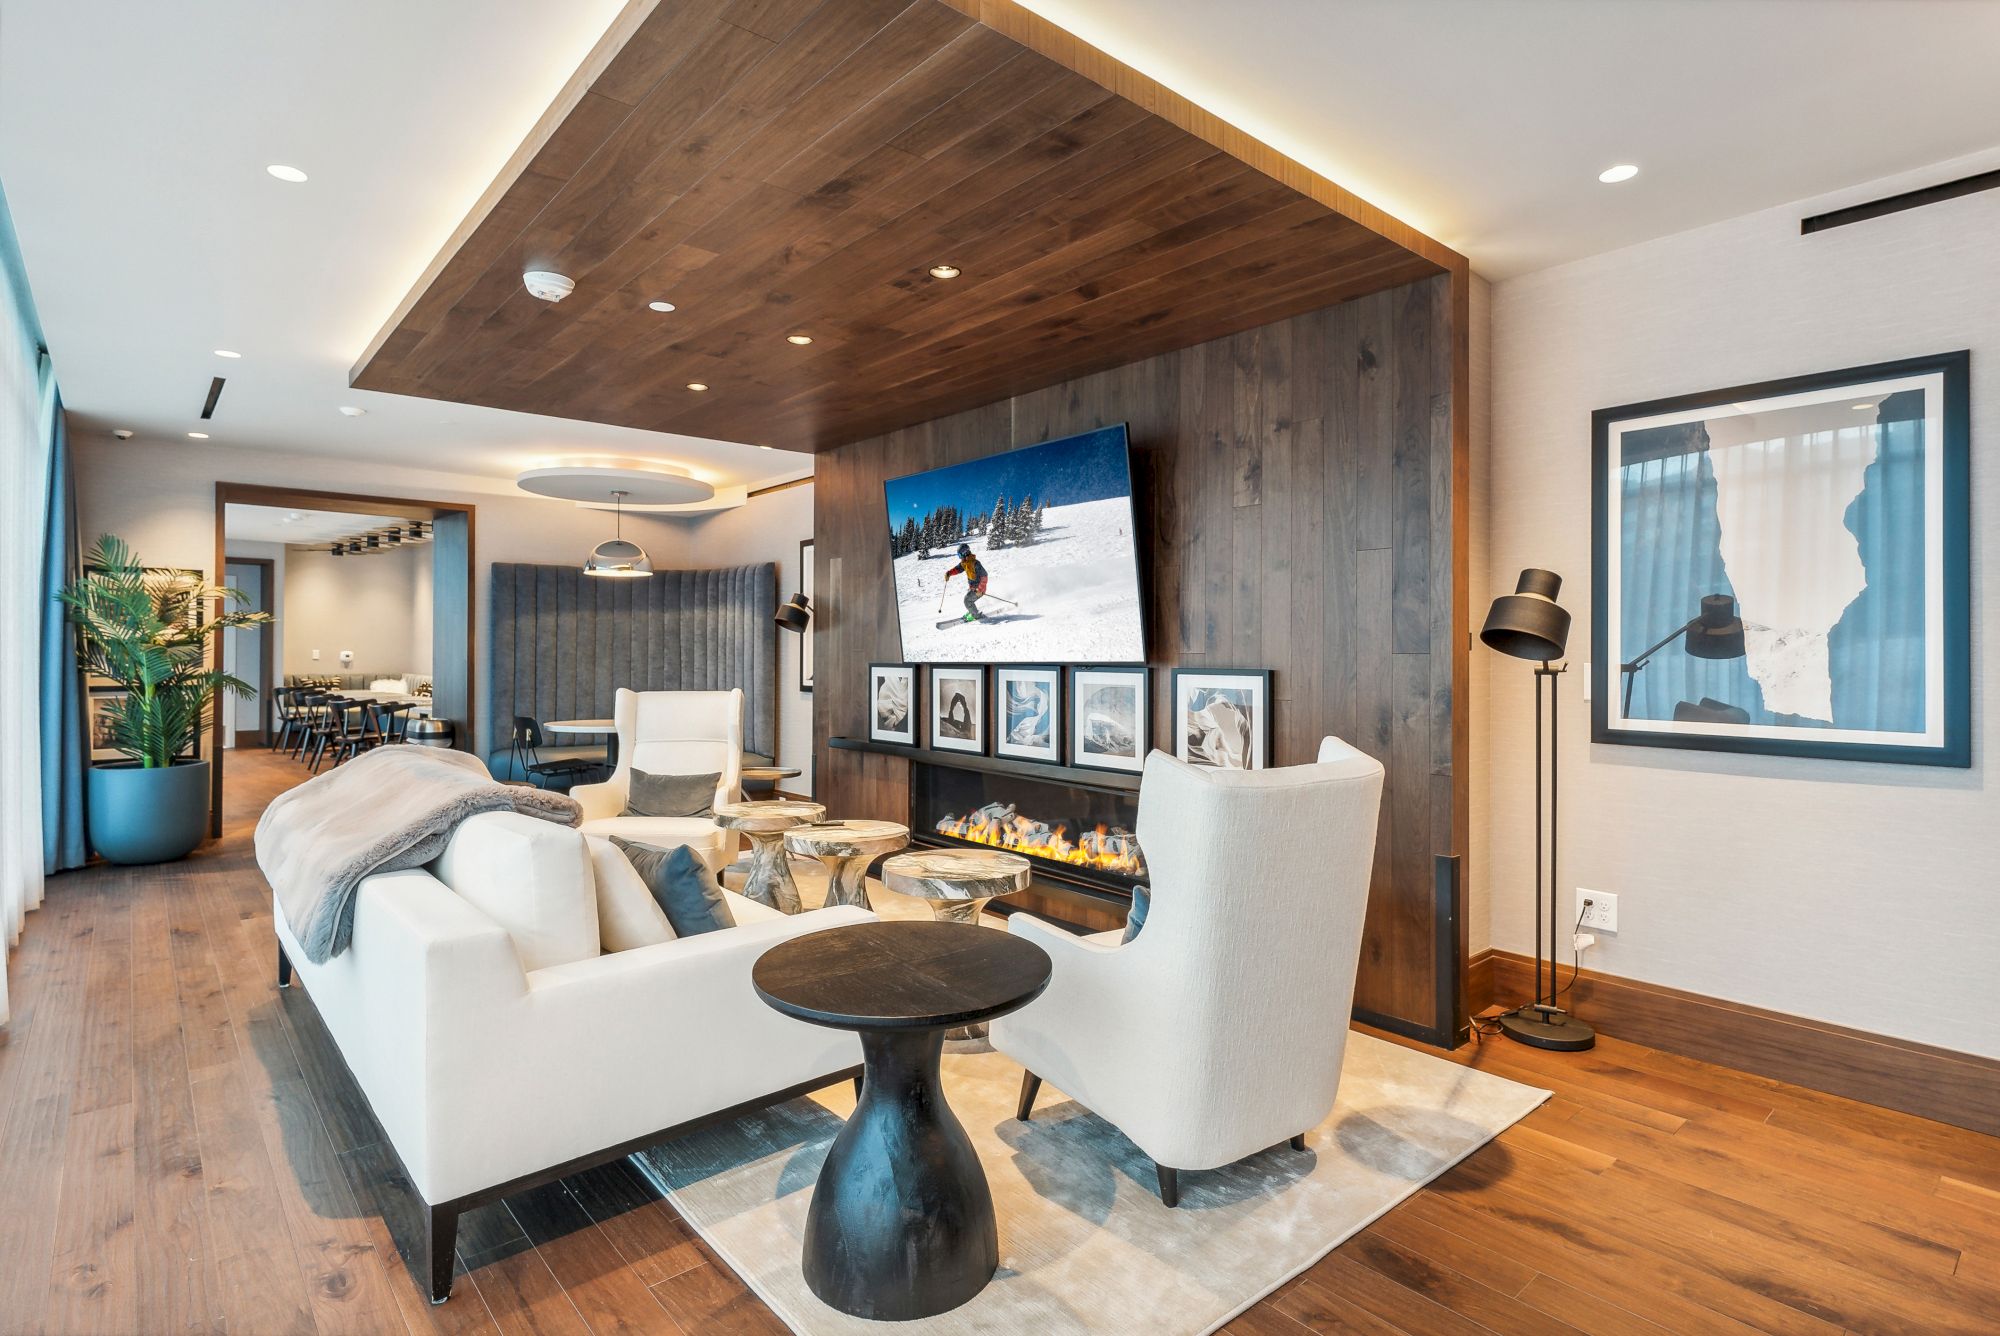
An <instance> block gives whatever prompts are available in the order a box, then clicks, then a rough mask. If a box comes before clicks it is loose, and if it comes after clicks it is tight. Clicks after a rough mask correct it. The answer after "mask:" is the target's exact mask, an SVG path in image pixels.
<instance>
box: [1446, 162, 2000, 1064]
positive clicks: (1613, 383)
mask: <svg viewBox="0 0 2000 1336" xmlns="http://www.w3.org/2000/svg"><path fill="white" fill-rule="evenodd" d="M1994 166H2000V154H1996V155H1982V160H1976V161H1975V160H1970V159H1967V160H1961V161H1960V162H1958V163H1952V164H1945V165H1942V166H1939V167H1936V168H1932V169H1929V170H1927V171H1924V172H1922V173H1917V174H1913V175H1912V176H1910V177H1908V178H1899V179H1897V180H1893V181H1889V182H1877V183H1872V184H1871V185H1869V186H1866V187H1861V188H1857V189H1855V190H1853V191H1847V192H1843V193H1842V194H1841V195H1839V196H1837V197H1829V198H1827V199H1823V200H1814V201H1807V202H1804V203H1801V204H1794V205H1788V206H1785V207H1783V208H1778V209H1773V210H1770V211H1768V212H1764V213H1758V214H1752V215H1749V216H1746V217H1742V218H1738V219H1734V220H1731V221H1729V222H1725V223H1720V224H1717V225H1714V226H1711V227H1706V228H1701V229H1699V230H1696V231H1692V232H1686V233H1681V234H1679V235H1676V236H1670V237H1665V238H1662V239H1659V240H1656V241H1651V242H1647V243H1645V244H1644V245H1640V246H1635V247H1632V248H1629V249H1627V250H1623V251H1617V252H1614V253H1611V254H1607V255H1600V256H1596V257H1593V258H1590V259H1586V260H1581V261H1577V262H1575V263H1572V264H1568V265H1564V266H1561V267H1559V268H1555V269H1550V270H1545V271H1543V272H1541V273H1536V274H1530V275H1526V276H1523V277H1520V278H1516V279H1510V280H1508V281H1506V282H1503V283H1499V284H1496V285H1495V286H1494V288H1493V291H1492V301H1493V310H1492V339H1493V403H1492V423H1493V437H1492V457H1491V460H1490V494H1489V507H1490V513H1489V515H1488V520H1489V524H1490V540H1489V550H1488V552H1487V553H1486V557H1487V569H1488V572H1489V576H1488V587H1487V588H1486V589H1485V590H1484V591H1483V594H1484V596H1485V597H1490V596H1491V595H1492V593H1493V592H1495V588H1494V587H1495V586H1499V585H1507V586H1508V587H1511V581H1512V579H1513V577H1514V574H1515V573H1516V572H1518V571H1519V570H1520V568H1522V567H1524V566H1543V567H1547V568H1548V569H1551V570H1554V571H1557V572H1559V573H1561V574H1562V575H1563V576H1564V577H1565V584H1564V598H1563V602H1564V603H1565V605H1566V606H1567V607H1568V608H1569V609H1570V610H1571V611H1572V612H1573V613H1574V614H1575V618H1576V621H1575V625H1574V628H1573V629H1572V632H1571V637H1570V644H1571V646H1572V648H1573V650H1574V651H1575V652H1574V653H1573V655H1572V659H1571V667H1572V668H1573V669H1575V670H1576V671H1572V672H1571V673H1569V674H1568V675H1567V676H1565V677H1564V678H1563V679H1562V688H1561V690H1562V700H1563V710H1564V715H1563V730H1564V734H1563V747H1562V764H1563V773H1562V801H1563V807H1562V821H1563V832H1564V835H1563V845H1562V856H1563V860H1564V864H1563V868H1562V918H1563V921H1564V922H1568V921H1569V920H1570V919H1572V918H1573V917H1574V913H1575V909H1574V900H1573V899H1572V894H1573V890H1574V888H1575V887H1578V886H1586V887H1591V888H1595V889H1601V890H1609V891H1615V892H1617V893H1618V894H1619V896H1620V900H1619V919H1620V924H1619V926H1620V929H1621V931H1620V932H1619V934H1618V935H1617V936H1616V937H1615V938H1605V939H1602V940H1603V944H1602V946H1601V947H1600V948H1599V949H1598V950H1597V951H1595V952H1593V953H1592V954H1591V955H1590V956H1588V957H1586V959H1585V964H1586V966H1589V967H1592V968H1597V969H1601V970H1603V971H1605V972H1607V973H1611V974H1618V975H1624V976H1628V977H1631V978H1636V979H1642V980H1647V981H1650V982H1654V983H1660V984H1666V985H1671V986H1673V987H1677V988H1684V989H1688V990H1691V991H1694V992H1697V993H1705V994H1710V995H1713V996H1717V997H1722V998H1728V999H1731V1000H1734V1001H1738V1002H1745V1003H1750V1004H1753V1005H1756V1006H1760V1007H1767V1008H1770V1009H1773V1010H1777V1011H1783V1012H1789V1013H1792V1014H1795V1015H1801V1016H1806V1017H1811V1018H1814V1019H1817V1020H1823V1021H1830V1022H1834V1023H1837V1024H1841V1025H1848V1026H1853V1027H1855V1028H1857V1029H1861V1030H1867V1031H1872V1032H1876V1033H1882V1034H1888V1035H1894V1036H1898V1037H1901V1038H1905V1039H1913V1040H1919V1041H1922V1042H1926V1043H1931V1044H1937V1045H1942V1046H1944V1047H1947V1048H1953V1049H1959V1050H1963V1051H1967V1052H1972V1053H1978V1054H1983V1055H1986V1056H1989V1057H2000V984H1996V979H2000V974H1996V966H1995V961H1996V960H2000V877H1996V875H1995V872H1996V868H2000V803H1996V802H1995V800H1994V796H1993V794H1992V792H1991V791H1990V788H1989V786H1988V784H1987V780H1986V776H1987V774H1988V772H1989V771H1988V758H1989V757H1990V756H1991V755H1992V752H1993V748H1994V746H1995V745H1996V743H2000V728H1996V726H1995V724H1994V723H1993V721H1992V719H1991V718H1990V716H1989V715H1988V714H1987V712H1986V710H1985V709H1984V700H1985V698H1986V696H1987V691H1986V688H1987V687H1988V686H1989V685H1990V684H1991V683H1992V681H1993V672H1994V668H1993V665H1992V664H1991V663H1990V662H1989V661H1988V660H1987V659H1986V658H1985V656H1984V648H1985V637H1984V635H1983V628H1984V627H1986V626H1989V625H1992V624H1993V618H1994V615H1995V613H1996V612H2000V607H1996V596H1995V585H1994V583H1993V582H1992V581H1989V580H1988V579H1986V578H1985V576H1986V572H1985V559H1986V557H1987V555H1988V554H1989V552H1991V551H1992V550H1993V542H1994V539H1995V538H1996V536H2000V468H1992V467H1987V466H1986V464H1985V463H1983V462H1982V458H1983V454H1984V452H1982V448H1981V447H1982V443H1984V442H1991V441H1995V440H2000V248H1996V247H1995V245H1994V239H1995V238H1996V237H2000V192H1989V193H1986V194H1981V195H1974V196H1970V197H1967V198H1964V199H1959V200H1954V201H1950V202H1947V203H1943V204H1934V205H1931V206H1929V207H1926V208H1923V209H1919V210H1915V211H1912V212H1907V213H1901V214H1896V215H1892V216H1890V217H1886V218H1880V219H1876V220H1873V221H1869V222H1863V223H1858V224H1854V225H1851V226H1847V227H1841V228H1837V229H1834V230H1832V231H1828V232H1822V233H1816V234H1814V235H1811V236H1801V235H1800V234H1799V219H1800V218H1801V217H1802V216H1805V215H1807V214H1811V213H1818V212H1823V211H1825V210H1826V209H1829V208H1835V207H1840V206H1842V205H1845V204H1851V203H1857V202H1860V201H1862V200H1867V199H1873V198H1877V197H1880V196H1882V195H1886V194H1891V193H1894V192H1896V191H1900V190H1907V189H1911V188H1913V187H1915V186H1918V185H1923V184H1930V183H1933V182H1937V181H1945V180H1951V179H1954V178H1956V177H1959V176H1964V175H1968V174H1971V173H1972V172H1975V171H1981V170H1986V169H1989V168H1992V167H1994ZM1643 181H1644V178H1641V182H1642V183H1643ZM1959 348H1970V349H1971V350H1972V423H1971V427H1972V448H1973V458H1974V463H1973V470H1972V475H1973V486H1974V489H1975V495H1974V497H1973V506H1972V511H1973V525H1974V533H1973V542H1972V551H1973V567H1974V569H1973V581H1972V597H1973V616H1974V626H1973V665H1974V673H1973V679H1974V701H1973V721H1974V728H1975V737H1974V741H1973V747H1974V761H1975V765H1974V768H1973V769H1971V770H1969V771H1967V770H1943V769H1932V768H1926V767H1921V766H1892V765H1868V764H1853V763H1832V762H1821V761H1809V760H1796V759H1790V758H1758V757H1743V756H1731V755H1725V754H1720V753H1706V752H1693V751H1667V750H1654V749H1649V748H1639V747H1613V746H1594V745H1592V744H1591V743H1590V741H1589V707H1588V706H1587V705H1586V704H1585V702H1584V700H1583V695H1582V692H1583V686H1584V681H1585V674H1584V673H1583V671H1582V669H1583V666H1584V665H1583V660H1584V659H1585V658H1587V657H1588V646H1589V644H1590V629H1591V628H1590V579H1589V571H1590V558H1591V551H1590V495H1589V491H1590V488H1589V483H1590V414H1591V412H1592V410H1593V409H1597V408H1605V407H1611V406H1615V405H1618V404H1626V403H1634V402H1638V401H1641V400H1646V399H1653V398H1658V397H1662V396H1666V395H1674V394H1682V393H1692V392H1696V391H1701V390H1708V389H1715V388H1720V387H1723V386H1728V385H1738V384H1747V383H1751V382H1756V381H1762V380H1767V379H1772V378H1776V377H1783V376H1792V375H1799V374H1804V373H1809V372H1817V371H1831V370H1835V369H1838V368H1841V367H1847V366H1857V365H1861V364H1864V363H1869V362H1880V361H1887V360H1890V359H1893V358H1900V357H1912V356H1918V355H1922V354H1927V353H1939V352H1948V351H1951V350H1954V349H1959ZM1481 593H1482V591H1479V590H1477V589H1475V602H1474V608H1475V625H1476V624H1477V620H1478V617H1479V616H1482V615H1483V610H1484V608H1485V606H1486V605H1485V602H1484V601H1483V599H1482V598H1481V597H1480V594H1481ZM1474 652H1475V653H1476V654H1484V653H1485V651H1483V650H1477V649H1475V651H1474ZM1489 677H1490V690H1489V691H1488V693H1487V697H1488V701H1489V703H1490V709H1489V710H1488V711H1487V712H1486V714H1487V724H1486V731H1487V734H1488V736H1487V741H1488V744H1489V752H1490V762H1491V763H1490V765H1489V766H1487V767H1486V768H1485V769H1484V770H1483V772H1481V771H1475V777H1474V781H1475V783H1476V782H1479V780H1480V779H1481V777H1482V776H1483V778H1484V780H1485V782H1486V783H1487V785H1488V793H1487V799H1488V804H1489V807H1490V814H1491V824H1490V829H1489V832H1488V839H1487V846H1488V850H1487V851H1488V855H1489V856H1488V858H1487V860H1486V866H1487V867H1488V868H1489V869H1490V870H1491V881H1492V887H1491V891H1490V904H1491V937H1492V942H1493V944H1494V945H1495V946H1497V947H1499V948H1502V949H1506V950H1512V951H1519V952H1523V953H1525V952H1528V951H1530V950H1532V948H1533V940H1534V939H1533V923H1532V911H1531V898H1532V890H1531V884H1532V882H1531V878H1532V874H1533V843H1532V841H1533V826H1532V807H1531V803H1532V800H1533V787H1532V786H1533V749H1532V738H1533V733H1532V700H1531V697H1530V686H1529V672H1528V666H1527V665H1525V664H1514V663H1509V662H1500V661H1496V662H1494V663H1492V664H1490V665H1489ZM1475 935H1476V933H1475ZM1565 963H1567V962H1566V961H1565Z"/></svg>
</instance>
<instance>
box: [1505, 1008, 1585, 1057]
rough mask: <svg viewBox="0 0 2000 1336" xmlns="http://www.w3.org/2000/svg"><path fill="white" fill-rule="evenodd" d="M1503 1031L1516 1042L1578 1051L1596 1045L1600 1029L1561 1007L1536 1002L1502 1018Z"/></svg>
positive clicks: (1564, 1051) (1560, 1050)
mask: <svg viewBox="0 0 2000 1336" xmlns="http://www.w3.org/2000/svg"><path fill="white" fill-rule="evenodd" d="M1500 1031H1501V1033H1502V1034H1504V1035H1506V1036H1507V1037H1508V1038H1509V1039H1512V1040H1514V1041H1515V1042H1516V1043H1521V1044H1527V1045H1529V1046H1531V1047H1534V1048H1552V1049H1555V1050H1557V1051H1558V1052H1562V1053H1578V1052H1581V1051H1583V1050H1584V1049H1586V1048H1594V1047H1596V1045H1597V1031H1595V1030H1593V1029H1591V1028H1590V1027H1589V1026H1588V1025H1585V1024H1584V1023H1583V1022H1582V1021H1580V1020H1578V1019H1577V1018H1576V1017H1574V1016H1572V1015H1570V1014H1569V1013H1568V1012H1566V1011H1564V1010H1563V1009H1562V1008H1561V1007H1551V1006H1544V1005H1543V1004H1541V1003H1539V1002H1533V1003H1530V1004H1528V1005H1527V1006H1525V1007H1522V1008H1521V1009H1520V1010H1519V1011H1510V1012H1508V1013H1507V1014H1506V1015H1504V1016H1502V1017H1501V1018H1500Z"/></svg>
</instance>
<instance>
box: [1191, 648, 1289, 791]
mask: <svg viewBox="0 0 2000 1336" xmlns="http://www.w3.org/2000/svg"><path fill="white" fill-rule="evenodd" d="M1203 687H1215V688H1221V689H1226V690H1232V691H1240V690H1249V691H1252V692H1254V693H1256V700H1255V706H1256V708H1255V710H1254V711H1253V713H1252V716H1251V719H1250V729H1249V734H1248V737H1247V739H1246V741H1247V744H1248V747H1249V751H1248V754H1247V756H1246V758H1245V759H1246V760H1247V761H1248V764H1246V765H1240V766H1239V765H1224V764H1217V763H1216V762H1215V761H1213V760H1209V759H1206V758H1205V757H1204V756H1203V754H1202V753H1200V752H1198V751H1196V750H1195V749H1194V748H1193V747H1192V745H1191V743H1190V740H1189V731H1188V728H1187V723H1186V720H1185V719H1184V718H1183V714H1184V711H1183V710H1182V696H1183V692H1184V691H1187V690H1198V689H1200V688H1203ZM1168 702H1169V705H1170V707H1171V710H1172V715H1171V718H1170V719H1169V721H1168V722H1169V725H1170V726H1171V727H1172V728H1173V730H1174V757H1175V759H1176V760H1181V761H1185V762H1187V763H1188V764H1189V765H1194V766H1203V767H1206V768H1209V769H1216V770H1268V769H1269V768H1270V766H1271V739H1272V729H1271V712H1272V705H1273V701H1272V698H1271V670H1270V669H1269V668H1176V669H1174V674H1173V685H1172V690H1171V691H1170V692H1169V694H1168Z"/></svg>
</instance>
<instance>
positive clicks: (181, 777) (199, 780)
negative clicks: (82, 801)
mask: <svg viewBox="0 0 2000 1336" xmlns="http://www.w3.org/2000/svg"><path fill="white" fill-rule="evenodd" d="M89 793H90V843H91V845H92V847H94V848H95V849H96V850H97V852H98V853H99V854H102V855H103V856H104V857H105V858H107V859H109V860H111V861H112V862H114V863H171V862H173V861H174V860H175V859H176V858H185V857H187V856H188V855H189V854H191V853H193V852H194V849H195V846H196V845H198V844H200V843H201V841H202V837H203V836H204V835H206V834H208V762H207V761H188V762H185V763H183V764H180V765H173V766H168V767H167V768H166V769H164V770H159V769H155V770H147V769H144V768H142V767H140V766H138V765H133V764H129V763H128V764H122V765H121V764H113V765H94V766H92V767H91V768H90V789H89Z"/></svg>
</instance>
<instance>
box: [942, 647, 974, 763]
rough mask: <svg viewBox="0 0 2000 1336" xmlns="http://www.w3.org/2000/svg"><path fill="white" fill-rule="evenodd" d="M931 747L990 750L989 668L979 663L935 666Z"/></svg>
mask: <svg viewBox="0 0 2000 1336" xmlns="http://www.w3.org/2000/svg"><path fill="white" fill-rule="evenodd" d="M931 750H932V751H955V752H973V753H975V754H977V755H980V756H984V755H985V754H986V669H985V668H983V667H981V666H980V665H979V664H976V663H949V664H939V665H938V666H937V667H935V668H932V669H931Z"/></svg>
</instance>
